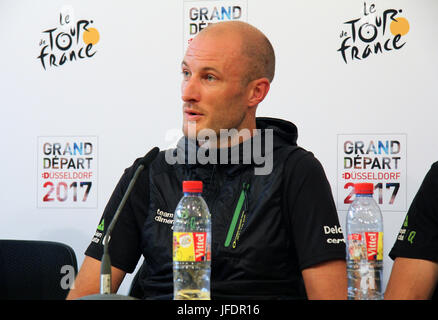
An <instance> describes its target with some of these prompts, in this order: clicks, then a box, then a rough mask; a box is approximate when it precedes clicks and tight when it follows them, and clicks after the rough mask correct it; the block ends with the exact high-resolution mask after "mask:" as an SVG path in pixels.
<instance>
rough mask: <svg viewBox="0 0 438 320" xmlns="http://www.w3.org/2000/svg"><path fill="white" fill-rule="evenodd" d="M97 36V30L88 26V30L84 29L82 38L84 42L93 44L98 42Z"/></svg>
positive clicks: (98, 36)
mask: <svg viewBox="0 0 438 320" xmlns="http://www.w3.org/2000/svg"><path fill="white" fill-rule="evenodd" d="M99 38H100V35H99V31H97V29H95V28H88V30H85V31H84V35H83V40H84V42H85V44H90V43H91V44H92V45H95V44H96V43H98V42H99Z"/></svg>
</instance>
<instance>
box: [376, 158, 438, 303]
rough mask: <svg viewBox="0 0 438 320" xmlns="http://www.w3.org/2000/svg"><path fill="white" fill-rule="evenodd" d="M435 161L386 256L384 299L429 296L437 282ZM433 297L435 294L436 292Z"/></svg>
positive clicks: (437, 172) (437, 187)
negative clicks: (387, 272) (388, 260)
mask: <svg viewBox="0 0 438 320" xmlns="http://www.w3.org/2000/svg"><path fill="white" fill-rule="evenodd" d="M437 196H438V162H435V163H434V164H433V165H432V167H431V168H430V170H429V172H428V173H427V175H426V177H425V178H424V181H423V183H422V184H421V186H420V189H419V190H418V192H417V194H416V196H415V198H414V200H413V202H412V204H411V206H410V207H409V210H408V213H407V214H406V217H405V220H404V222H403V225H402V227H401V229H400V232H399V234H398V237H397V240H396V242H395V244H394V247H393V248H392V250H391V252H390V253H389V256H390V257H391V258H392V259H395V261H394V265H393V267H392V272H391V276H390V278H389V282H388V285H387V288H386V292H385V299H388V300H402V299H408V300H413V299H430V298H432V297H433V295H434V290H435V289H436V285H437V282H438V197H437ZM433 298H438V297H437V296H436V293H435V295H434V297H433Z"/></svg>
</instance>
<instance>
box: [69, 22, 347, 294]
mask: <svg viewBox="0 0 438 320" xmlns="http://www.w3.org/2000/svg"><path fill="white" fill-rule="evenodd" d="M274 71H275V56H274V51H273V48H272V46H271V44H270V42H269V40H268V39H267V38H266V37H265V36H264V35H263V34H262V33H261V32H260V31H259V30H258V29H256V28H254V27H252V26H250V25H249V24H246V23H243V22H223V23H218V24H215V25H211V26H209V27H208V28H206V29H204V30H203V31H202V32H200V33H199V34H198V36H197V37H196V38H194V39H193V41H192V42H191V44H190V46H189V47H188V49H187V51H186V54H185V57H184V60H183V62H182V73H183V80H182V99H183V101H184V103H183V132H184V136H185V138H184V139H183V143H182V144H179V147H187V149H186V150H183V152H186V153H187V150H189V149H190V146H191V148H195V150H198V149H199V148H200V147H201V146H200V145H201V144H202V142H200V141H196V140H195V139H196V137H198V135H199V134H200V133H201V132H202V131H203V130H209V132H214V133H216V134H217V135H220V133H221V130H223V129H228V130H230V129H236V130H238V131H243V130H247V131H248V132H250V136H249V137H243V136H240V135H239V136H238V139H237V140H236V139H234V140H233V136H230V139H227V140H228V144H227V145H226V146H225V149H228V152H227V154H228V157H229V156H230V154H235V152H237V153H238V154H239V155H240V158H239V161H238V163H234V162H232V160H233V159H226V160H230V161H227V164H217V163H218V162H216V163H207V164H200V163H199V162H196V163H188V162H187V161H185V162H184V163H182V164H181V163H172V164H169V163H167V162H166V157H165V152H161V153H160V154H159V155H158V157H157V158H156V159H155V160H154V161H153V163H152V164H151V165H150V166H149V168H147V170H145V171H144V172H143V173H142V175H141V176H140V178H139V180H138V181H137V183H136V185H135V188H134V190H133V193H132V194H131V196H130V199H129V201H128V202H127V205H126V207H125V209H124V211H123V212H121V215H120V220H119V221H118V222H117V225H116V227H115V229H114V233H113V235H112V239H111V242H110V244H111V245H110V254H111V259H112V266H113V267H112V275H113V280H112V288H113V290H112V292H115V291H116V290H117V288H118V287H119V285H120V283H121V281H122V280H123V277H124V275H125V273H126V272H132V271H133V270H134V268H135V266H136V264H137V261H138V259H139V257H140V255H141V254H143V256H144V257H145V263H144V265H143V267H142V275H141V276H140V279H139V285H140V287H141V288H142V292H143V294H142V296H141V297H142V298H145V299H147V298H155V299H160V298H163V299H171V298H172V293H173V283H172V279H173V277H172V229H171V223H169V222H170V220H169V219H172V216H173V210H174V209H175V207H176V205H177V203H178V201H179V199H180V198H181V197H182V181H183V180H201V181H202V182H203V184H204V191H203V197H204V199H205V200H206V202H207V204H208V206H209V209H210V212H211V219H212V270H211V295H212V298H213V299H221V298H226V299H231V298H239V299H245V298H248V299H249V298H258V299H276V298H289V299H293V298H296V299H303V298H305V297H306V295H307V297H308V298H309V299H345V298H346V293H347V284H346V279H347V278H346V264H345V242H344V239H343V235H342V232H340V231H339V230H340V228H339V221H338V217H337V212H336V208H335V205H334V201H333V198H332V195H331V190H330V186H329V184H328V182H327V179H326V176H325V174H324V171H323V169H322V166H321V165H320V163H319V162H318V160H316V159H315V158H314V157H313V155H312V154H311V153H310V152H307V151H305V150H303V149H301V148H298V147H297V145H296V138H297V129H296V127H295V126H294V125H293V124H292V123H290V122H287V121H284V120H280V119H270V118H257V119H256V108H257V106H258V104H259V103H261V102H262V101H263V100H264V98H265V96H266V95H267V93H268V91H269V88H270V83H271V82H272V80H273V77H274ZM193 125H195V129H194V130H193V129H191V126H192V127H193ZM256 128H257V129H260V135H259V134H258V133H257V131H254V129H256ZM269 130H271V131H269ZM269 132H273V141H272V143H269V139H265V140H263V139H261V141H267V143H265V145H264V146H265V149H266V150H264V151H263V152H264V155H266V156H267V155H269V154H270V155H272V159H273V162H274V163H273V165H272V166H271V168H272V170H271V171H272V172H269V174H264V175H262V174H259V175H256V174H255V169H257V168H256V167H257V166H258V163H256V161H254V157H251V158H252V160H251V161H249V162H243V161H242V158H244V156H245V154H244V148H243V147H242V146H243V145H244V144H245V143H247V142H248V141H249V142H251V141H253V142H254V141H255V138H257V137H259V138H262V137H265V138H266V137H269ZM254 134H255V135H256V136H254V137H251V136H252V135H254ZM242 140H243V142H242ZM193 141H195V143H194V144H193ZM254 144H255V143H254ZM267 146H270V148H271V149H272V150H269V148H266V147H267ZM177 151H179V149H176V150H173V152H174V153H176V152H177ZM210 151H214V150H213V149H210ZM251 152H253V150H251ZM218 154H219V153H218ZM220 154H222V153H220ZM185 160H187V159H185ZM220 160H221V161H222V160H223V159H220ZM221 163H223V162H221ZM135 166H136V164H135V163H134V165H133V166H132V167H131V168H129V169H127V170H126V171H125V174H124V175H123V177H122V178H121V180H120V182H119V184H118V186H117V187H116V190H115V191H114V193H113V195H112V197H111V199H110V201H109V203H108V205H107V207H106V209H105V212H104V214H103V217H102V220H101V224H103V225H104V226H105V227H107V225H108V224H109V221H110V220H111V217H112V216H113V215H114V211H115V209H116V208H117V205H118V203H119V201H120V199H121V197H122V196H123V193H124V191H125V190H126V187H127V184H128V182H129V180H130V178H131V177H132V175H133V172H134V170H135ZM245 185H246V186H249V188H248V189H245V194H246V201H245V204H244V206H245V214H246V216H245V219H243V218H242V215H241V214H242V213H240V216H238V217H237V218H238V219H239V218H240V221H242V227H241V228H240V229H239V230H235V229H234V228H232V227H231V224H230V222H231V219H232V217H233V212H235V211H236V210H235V208H236V203H237V200H238V196H239V194H240V193H241V192H242V190H243V189H242V188H243V186H245ZM163 219H164V220H163ZM236 229H238V228H236ZM101 238H103V236H102V234H100V239H101ZM227 239H228V240H227ZM97 242H98V243H92V244H90V246H89V248H88V249H87V251H86V255H87V256H86V258H85V260H84V263H83V265H82V267H81V270H80V272H79V274H78V276H77V279H76V281H75V288H74V289H73V290H71V292H70V294H69V298H71V299H74V298H77V297H79V296H82V295H88V294H92V293H96V292H98V290H99V268H100V261H99V260H98V259H100V257H101V255H102V245H101V241H99V239H97ZM303 283H304V286H305V291H304V287H303V285H302V284H303Z"/></svg>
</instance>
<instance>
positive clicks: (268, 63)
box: [197, 21, 275, 84]
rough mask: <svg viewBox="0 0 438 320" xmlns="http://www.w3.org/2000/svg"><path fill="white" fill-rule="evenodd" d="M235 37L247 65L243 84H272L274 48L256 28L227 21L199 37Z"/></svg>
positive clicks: (205, 30) (201, 33) (209, 27)
mask: <svg viewBox="0 0 438 320" xmlns="http://www.w3.org/2000/svg"><path fill="white" fill-rule="evenodd" d="M231 35H232V36H233V37H232V38H233V39H236V37H237V39H238V41H239V42H240V54H241V55H242V57H243V59H244V60H243V61H242V62H244V63H245V64H246V67H245V70H246V71H245V74H244V75H243V79H242V81H243V83H244V84H248V83H249V82H251V81H253V80H255V79H259V78H267V79H268V80H269V82H272V80H273V79H274V74H275V54H274V48H273V47H272V45H271V42H270V41H269V39H268V38H267V37H266V36H265V35H264V34H263V33H262V32H261V31H260V30H259V29H257V28H256V27H253V26H252V25H250V24H248V23H245V22H242V21H227V22H220V23H215V24H212V25H209V26H208V27H207V28H205V29H203V30H202V31H201V32H200V33H199V34H198V35H197V37H207V36H208V37H210V36H212V37H214V36H230V38H231Z"/></svg>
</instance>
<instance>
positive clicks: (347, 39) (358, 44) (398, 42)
mask: <svg viewBox="0 0 438 320" xmlns="http://www.w3.org/2000/svg"><path fill="white" fill-rule="evenodd" d="M401 14H403V10H402V9H386V10H384V11H383V12H382V13H379V12H378V11H377V8H376V5H375V4H370V5H368V4H367V3H366V2H364V5H363V16H362V17H359V18H355V19H352V20H348V21H346V22H344V24H345V25H346V26H347V30H342V31H341V34H340V38H341V39H342V41H341V46H340V48H339V49H338V50H337V51H339V52H340V54H341V57H342V59H343V61H344V62H345V63H347V62H348V61H354V60H364V59H366V58H368V57H370V56H372V55H377V54H382V53H385V52H390V51H394V50H400V49H401V48H403V46H404V45H405V44H406V41H405V39H404V36H405V35H406V34H407V33H408V32H409V22H408V20H407V19H406V18H405V17H402V16H401Z"/></svg>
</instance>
